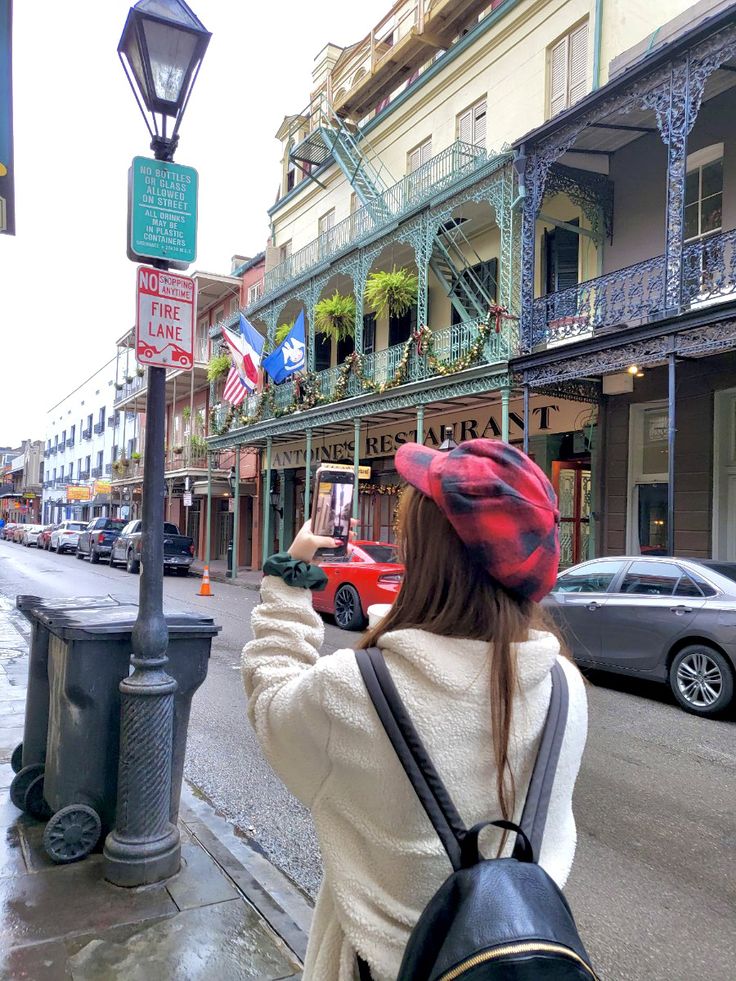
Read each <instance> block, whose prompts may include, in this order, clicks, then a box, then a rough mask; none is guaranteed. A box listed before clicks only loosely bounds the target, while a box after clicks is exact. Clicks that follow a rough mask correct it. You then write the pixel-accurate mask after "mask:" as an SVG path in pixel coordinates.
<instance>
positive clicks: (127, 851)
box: [103, 824, 181, 888]
mask: <svg viewBox="0 0 736 981" xmlns="http://www.w3.org/2000/svg"><path fill="white" fill-rule="evenodd" d="M103 856H104V860H105V872H104V874H105V878H106V879H107V881H108V882H112V883H113V885H115V886H126V887H128V888H131V887H133V886H148V885H151V883H153V882H161V880H162V879H168V878H169V877H170V876H172V875H176V873H177V872H178V871H179V868H180V866H181V843H180V841H179V829H178V828H177V827H175V826H174V825H173V824H170V825H169V827H168V829H167V831H166V833H165V834H164V835H163V836H162V837H161V838H156V839H149V840H148V841H146V842H145V843H142V842H141V841H140V840H136V839H125V838H123V837H122V836H121V835H120V832H118V831H111V832H110V834H109V835H108V836H107V839H106V841H105V848H104V850H103Z"/></svg>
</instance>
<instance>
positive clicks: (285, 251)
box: [279, 239, 291, 262]
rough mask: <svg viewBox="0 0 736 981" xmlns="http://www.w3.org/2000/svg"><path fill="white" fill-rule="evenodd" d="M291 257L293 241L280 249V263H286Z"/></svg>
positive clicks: (285, 243)
mask: <svg viewBox="0 0 736 981" xmlns="http://www.w3.org/2000/svg"><path fill="white" fill-rule="evenodd" d="M290 255H291V239H289V241H288V242H284V244H283V245H282V246H280V247H279V262H286V260H287V259H288V258H289V256H290Z"/></svg>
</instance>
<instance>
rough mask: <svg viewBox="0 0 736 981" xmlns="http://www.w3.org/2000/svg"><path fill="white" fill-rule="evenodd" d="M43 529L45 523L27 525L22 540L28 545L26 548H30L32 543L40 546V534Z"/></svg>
mask: <svg viewBox="0 0 736 981" xmlns="http://www.w3.org/2000/svg"><path fill="white" fill-rule="evenodd" d="M42 531H43V525H25V526H24V530H23V537H22V538H21V542H22V543H23V544H24V545H25V546H26V548H30V547H31V545H35V546H37V547H38V536H39V535H40V534H41V532H42Z"/></svg>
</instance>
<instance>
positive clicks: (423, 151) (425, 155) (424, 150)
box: [419, 140, 432, 164]
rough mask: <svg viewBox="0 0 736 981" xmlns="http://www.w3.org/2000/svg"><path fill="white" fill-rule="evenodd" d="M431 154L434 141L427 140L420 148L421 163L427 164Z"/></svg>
mask: <svg viewBox="0 0 736 981" xmlns="http://www.w3.org/2000/svg"><path fill="white" fill-rule="evenodd" d="M431 156H432V141H431V140H427V142H426V143H424V144H422V146H421V147H420V148H419V162H420V164H425V163H426V162H427V161H428V160H429V158H430V157H431Z"/></svg>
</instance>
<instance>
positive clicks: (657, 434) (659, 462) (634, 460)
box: [629, 402, 669, 555]
mask: <svg viewBox="0 0 736 981" xmlns="http://www.w3.org/2000/svg"><path fill="white" fill-rule="evenodd" d="M630 412H631V417H630V431H629V452H630V457H631V459H630V463H629V545H630V550H631V551H632V552H633V554H635V555H665V554H666V553H667V482H668V470H669V451H668V441H667V427H668V413H667V403H666V402H647V403H642V404H641V405H632V406H631V409H630Z"/></svg>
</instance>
